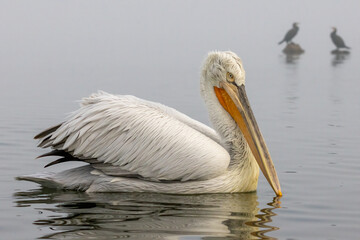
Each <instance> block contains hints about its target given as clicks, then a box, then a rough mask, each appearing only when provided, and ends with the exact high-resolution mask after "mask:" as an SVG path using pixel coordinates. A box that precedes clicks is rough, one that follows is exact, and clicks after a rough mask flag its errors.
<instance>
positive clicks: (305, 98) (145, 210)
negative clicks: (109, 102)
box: [0, 0, 360, 240]
mask: <svg viewBox="0 0 360 240" xmlns="http://www.w3.org/2000/svg"><path fill="white" fill-rule="evenodd" d="M276 3H277V4H278V5H277V4H275V5H274V3H273V2H271V1H262V2H258V1H257V2H255V1H254V3H248V2H243V3H241V2H239V1H212V2H210V1H196V2H192V1H172V2H171V4H170V3H169V2H168V1H145V0H144V1H121V2H119V1H107V2H95V1H76V2H66V1H23V2H21V1H1V2H0V4H1V8H0V16H1V17H0V19H1V21H0V31H1V37H0V44H1V48H0V83H1V88H0V103H1V104H0V112H1V118H0V129H1V130H0V212H1V214H0V235H1V238H2V239H36V238H43V239H49V238H50V239H117V238H129V239H272V238H273V239H276V238H278V239H289V240H290V239H357V238H358V236H359V234H360V228H359V226H360V207H359V205H360V163H359V156H360V148H359V143H360V127H359V119H360V94H359V93H360V92H359V89H360V88H359V87H360V78H359V76H360V68H359V66H360V51H359V49H360V48H359V45H360V44H359V43H360V32H359V31H356V30H355V29H354V27H353V26H355V25H356V24H358V23H359V22H360V16H359V14H358V9H359V8H358V7H359V5H358V2H357V1H347V2H346V3H345V2H343V1H317V2H316V3H315V2H314V1H298V2H296V1H295V2H291V3H290V2H288V1H280V2H276ZM259 6H261V8H260V7H259ZM285 9H286V11H285ZM294 21H298V22H300V31H299V34H298V36H297V37H296V38H295V39H294V41H295V42H298V43H300V44H301V46H302V47H303V48H304V49H305V53H304V54H302V55H300V56H297V57H289V56H285V55H284V54H282V52H281V50H282V49H283V47H284V46H278V45H277V42H278V41H279V40H281V38H282V37H283V36H284V34H285V32H286V31H287V30H288V29H289V28H290V26H291V24H292V22H294ZM332 26H336V27H338V32H339V34H340V35H341V36H342V37H343V38H344V39H345V41H346V43H347V44H348V45H349V46H351V47H352V49H351V53H350V54H349V55H343V56H336V55H332V54H331V53H330V51H331V50H332V49H333V48H334V47H333V45H332V43H331V42H330V38H329V34H330V31H331V29H330V28H331V27H332ZM214 49H220V50H228V49H230V50H232V51H234V52H236V53H237V54H238V55H239V56H240V57H241V58H242V59H243V61H244V66H245V70H246V71H247V85H246V88H247V93H248V97H249V100H250V103H251V105H252V108H253V110H254V113H255V116H256V118H257V121H258V124H259V126H260V129H261V130H262V133H263V135H264V137H265V139H266V141H267V145H268V147H269V149H270V152H271V154H272V158H273V160H274V163H275V166H276V168H277V171H278V175H279V178H280V182H281V185H282V190H283V193H284V196H283V197H281V198H274V193H273V191H272V190H271V188H270V186H269V185H268V183H267V182H266V180H265V179H264V178H263V176H260V179H259V186H258V191H257V192H255V193H247V194H215V195H190V196H176V195H163V194H137V193H134V194H122V193H114V194H90V195H89V194H85V193H77V192H61V191H54V190H51V189H42V188H41V187H40V186H39V185H36V184H34V183H28V182H19V181H16V180H14V177H16V176H18V175H22V174H30V173H34V172H39V171H43V166H44V165H45V164H46V163H48V161H49V159H39V160H35V159H34V158H35V157H36V156H37V155H39V154H41V153H44V151H43V150H41V149H37V148H36V141H34V140H33V139H32V138H33V136H34V135H35V134H36V133H38V132H39V131H40V130H42V129H44V128H46V127H48V126H50V125H52V124H56V123H59V122H60V121H62V120H63V119H64V117H65V116H66V114H67V113H69V112H71V111H73V110H75V109H76V108H77V107H78V103H77V102H76V100H79V99H81V98H82V97H84V96H87V95H88V94H90V93H92V92H95V91H97V90H104V91H108V92H111V93H116V94H133V95H136V96H138V97H141V98H144V99H148V100H152V101H157V102H162V103H164V104H166V105H169V106H172V107H174V108H176V109H178V110H180V111H182V112H184V113H186V114H188V115H189V116H191V117H193V118H195V119H197V120H199V121H201V122H204V123H206V124H208V120H207V113H206V110H205V108H204V105H203V102H202V100H201V98H200V94H199V75H200V65H201V61H202V60H203V58H204V57H205V55H206V53H207V52H208V51H210V50H214ZM71 166H74V165H68V164H63V165H61V166H58V167H54V168H53V169H49V170H52V171H56V170H57V169H66V168H68V167H71Z"/></svg>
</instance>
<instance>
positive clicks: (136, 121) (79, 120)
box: [18, 51, 282, 196]
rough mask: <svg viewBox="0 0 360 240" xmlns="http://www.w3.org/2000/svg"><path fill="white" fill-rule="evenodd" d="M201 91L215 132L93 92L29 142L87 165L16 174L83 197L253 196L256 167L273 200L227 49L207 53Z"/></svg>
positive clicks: (156, 108)
mask: <svg viewBox="0 0 360 240" xmlns="http://www.w3.org/2000/svg"><path fill="white" fill-rule="evenodd" d="M200 94H201V96H202V98H203V99H204V102H205V105H206V106H207V109H208V112H209V118H210V121H211V123H212V125H213V127H214V128H211V127H208V126H207V125H205V124H203V123H201V122H199V121H197V120H194V119H192V118H190V117H189V116H187V115H185V114H183V113H181V112H179V111H177V110H175V109H174V108H171V107H167V106H165V105H163V104H160V103H156V102H151V101H147V100H143V99H140V98H137V97H135V96H132V95H113V94H109V93H107V92H103V91H98V92H96V93H93V94H91V95H90V96H88V97H85V98H83V99H82V100H81V103H80V108H79V109H78V110H76V111H75V112H73V113H72V114H71V115H70V116H69V117H68V118H67V119H66V120H65V121H64V122H62V123H60V124H58V125H55V126H53V127H50V128H48V129H46V130H44V131H42V132H41V133H39V134H37V135H36V136H35V137H34V138H35V139H38V140H39V145H38V147H41V148H51V149H52V151H50V152H48V153H45V154H43V155H41V156H39V158H41V157H47V156H58V157H60V158H59V159H57V160H55V161H53V162H51V163H49V164H47V165H46V166H45V167H48V166H52V165H55V164H58V163H63V162H68V161H81V162H85V163H87V164H86V165H84V166H80V167H76V168H70V169H67V170H64V171H61V172H57V173H54V172H42V173H35V174H30V175H23V176H19V177H18V180H27V181H33V182H36V183H39V184H41V185H43V186H45V187H50V188H59V189H66V190H76V191H85V192H153V193H165V194H204V193H235V192H252V191H256V189H257V184H258V176H259V168H260V169H261V171H262V172H263V174H264V176H265V178H266V179H267V181H268V182H269V184H270V186H271V187H272V189H273V191H274V192H275V193H276V195H278V196H281V195H282V192H281V188H280V183H279V179H278V176H277V173H276V170H275V167H274V164H273V161H272V159H271V156H270V153H269V150H268V148H267V146H266V144H265V140H264V138H263V136H262V134H261V132H260V130H259V127H258V125H257V122H256V120H255V117H254V114H253V111H252V109H251V107H250V104H249V100H248V98H247V95H246V91H245V70H244V68H243V63H242V61H241V59H240V58H239V57H238V56H237V55H236V54H235V53H233V52H231V51H212V52H209V53H208V55H207V57H206V59H205V61H204V63H203V67H202V71H201V77H200Z"/></svg>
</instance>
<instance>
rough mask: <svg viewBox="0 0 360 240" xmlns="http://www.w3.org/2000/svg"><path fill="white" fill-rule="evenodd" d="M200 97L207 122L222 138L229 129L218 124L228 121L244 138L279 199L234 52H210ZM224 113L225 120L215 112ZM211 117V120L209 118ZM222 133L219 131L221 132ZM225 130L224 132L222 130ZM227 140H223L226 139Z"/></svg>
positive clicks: (243, 73) (268, 159)
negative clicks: (207, 111)
mask: <svg viewBox="0 0 360 240" xmlns="http://www.w3.org/2000/svg"><path fill="white" fill-rule="evenodd" d="M200 84H201V94H202V96H203V98H204V100H205V102H206V104H207V106H208V109H209V113H210V118H211V120H212V122H213V125H216V126H214V127H215V128H217V130H218V132H219V133H220V134H222V135H227V134H231V133H229V132H226V131H233V130H232V129H229V128H226V127H222V125H225V124H226V123H224V124H222V123H221V121H224V122H226V121H231V122H232V123H229V124H228V125H231V126H237V127H238V128H239V129H240V131H241V133H242V134H243V136H244V138H245V140H246V142H247V144H248V146H249V148H250V149H251V152H252V154H253V155H254V158H255V160H256V162H257V163H258V165H259V167H260V169H261V171H262V172H263V174H264V176H265V178H266V179H267V181H268V182H269V184H270V185H271V187H272V188H273V190H274V191H275V193H276V194H277V195H279V196H281V195H282V193H281V188H280V183H279V179H278V177H277V174H276V170H275V167H274V164H273V162H272V160H271V157H270V153H269V151H268V149H267V146H266V144H265V141H264V138H263V137H262V135H261V132H260V130H259V127H258V125H257V123H256V120H255V117H254V114H253V112H252V110H251V107H250V104H249V101H248V98H247V95H246V91H245V71H244V68H243V66H242V62H241V60H240V58H239V57H238V56H237V55H236V54H235V53H233V52H229V51H228V52H211V53H209V55H208V57H207V58H206V60H205V63H204V66H203V70H202V77H201V81H200ZM223 109H224V110H225V111H226V112H224V114H227V116H228V117H227V118H226V119H224V118H221V117H219V116H220V115H221V114H219V113H218V111H223ZM211 115H212V116H211ZM221 129H222V130H221ZM224 129H226V130H224ZM225 138H226V136H225Z"/></svg>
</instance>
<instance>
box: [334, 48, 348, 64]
mask: <svg viewBox="0 0 360 240" xmlns="http://www.w3.org/2000/svg"><path fill="white" fill-rule="evenodd" d="M331 53H332V54H333V58H332V60H331V65H332V66H334V67H336V66H338V65H340V64H343V63H344V62H345V61H346V60H347V59H348V58H349V55H350V54H349V52H348V51H332V52H331Z"/></svg>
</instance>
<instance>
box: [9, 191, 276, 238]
mask: <svg viewBox="0 0 360 240" xmlns="http://www.w3.org/2000/svg"><path fill="white" fill-rule="evenodd" d="M14 197H15V203H16V205H17V206H18V207H33V208H34V209H36V211H41V212H42V213H43V214H41V216H40V219H39V218H38V216H36V219H34V222H33V223H34V224H35V225H36V226H38V227H40V229H41V232H39V234H43V236H41V237H40V238H46V239H48V238H66V239H67V238H71V239H74V238H75V239H77V238H78V239H80V238H81V239H87V238H92V239H93V238H96V239H113V238H123V237H126V238H128V239H166V238H169V237H174V236H199V237H201V238H203V239H207V238H213V237H215V236H216V237H217V238H237V239H238V238H239V239H253V238H254V236H256V237H257V238H260V239H262V238H264V239H268V238H269V237H268V236H266V235H265V233H266V234H267V235H269V234H271V233H270V232H271V231H274V230H277V229H278V228H277V227H275V226H270V225H268V223H270V222H271V221H272V220H271V219H272V218H273V217H274V216H276V214H275V213H273V209H276V208H278V207H280V201H279V198H274V200H273V201H272V202H271V203H269V204H268V205H269V206H270V207H268V208H264V209H259V206H258V205H259V203H258V201H257V198H258V197H257V194H256V193H242V194H203V195H166V194H156V193H94V194H87V193H81V192H70V191H68V192H63V191H55V190H49V189H46V188H41V189H36V190H32V191H27V192H17V193H15V194H14Z"/></svg>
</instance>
